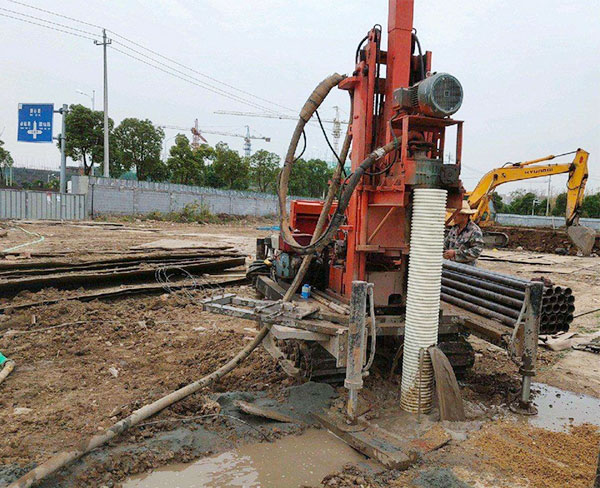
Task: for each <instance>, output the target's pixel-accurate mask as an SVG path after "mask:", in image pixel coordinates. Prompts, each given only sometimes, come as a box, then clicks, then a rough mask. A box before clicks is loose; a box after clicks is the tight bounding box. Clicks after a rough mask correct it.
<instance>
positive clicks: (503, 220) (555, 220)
mask: <svg viewBox="0 0 600 488" xmlns="http://www.w3.org/2000/svg"><path fill="white" fill-rule="evenodd" d="M496 222H497V223H498V224H500V225H514V226H520V227H553V228H559V227H564V226H565V218H564V217H545V216H540V215H513V214H497V215H496ZM579 223H580V224H581V225H585V226H586V227H590V228H592V229H595V230H597V231H600V219H584V218H581V219H579Z"/></svg>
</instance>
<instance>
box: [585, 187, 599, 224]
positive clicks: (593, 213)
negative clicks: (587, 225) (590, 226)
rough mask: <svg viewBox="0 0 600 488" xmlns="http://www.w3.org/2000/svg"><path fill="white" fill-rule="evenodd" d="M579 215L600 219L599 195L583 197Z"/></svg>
mask: <svg viewBox="0 0 600 488" xmlns="http://www.w3.org/2000/svg"><path fill="white" fill-rule="evenodd" d="M581 214H582V216H583V217H590V218H598V217H600V193H596V194H594V195H588V196H586V197H584V199H583V203H582V205H581Z"/></svg>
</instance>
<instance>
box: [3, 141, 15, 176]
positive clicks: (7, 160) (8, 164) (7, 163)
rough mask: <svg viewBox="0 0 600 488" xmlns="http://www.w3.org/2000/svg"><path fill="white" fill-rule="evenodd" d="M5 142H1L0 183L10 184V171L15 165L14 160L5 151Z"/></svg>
mask: <svg viewBox="0 0 600 488" xmlns="http://www.w3.org/2000/svg"><path fill="white" fill-rule="evenodd" d="M2 146H4V141H2V140H0V182H2V181H3V182H4V183H7V182H8V171H9V170H10V168H12V165H13V164H14V161H13V158H12V156H11V155H10V152H8V151H7V150H6V149H4V148H3V147H2Z"/></svg>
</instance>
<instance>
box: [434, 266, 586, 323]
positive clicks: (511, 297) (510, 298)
mask: <svg viewBox="0 0 600 488" xmlns="http://www.w3.org/2000/svg"><path fill="white" fill-rule="evenodd" d="M529 283H530V281H528V280H524V279H522V278H517V277H515V276H510V275H505V274H501V273H496V272H494V271H488V270H484V269H481V268H477V267H475V266H470V265H468V264H461V263H455V262H453V261H446V260H445V261H444V265H443V271H442V290H441V298H442V300H444V301H445V302H448V303H451V304H453V305H456V306H458V307H461V308H464V309H465V310H469V311H471V312H474V313H476V314H479V315H482V316H484V317H488V318H491V319H495V320H498V321H500V322H502V323H503V324H506V325H508V326H511V327H512V326H514V325H515V323H516V321H517V319H518V317H519V313H520V311H521V308H522V306H523V301H524V299H525V289H526V288H527V285H528V284H529ZM574 311H575V297H574V296H573V292H572V290H571V289H570V288H565V287H562V286H554V285H553V286H545V287H544V298H543V303H542V317H541V324H540V332H539V333H540V334H554V333H556V332H561V331H565V332H566V331H568V330H569V326H570V324H571V322H572V321H573V312H574Z"/></svg>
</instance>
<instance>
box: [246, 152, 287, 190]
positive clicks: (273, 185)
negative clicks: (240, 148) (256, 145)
mask: <svg viewBox="0 0 600 488" xmlns="http://www.w3.org/2000/svg"><path fill="white" fill-rule="evenodd" d="M280 161H281V159H280V158H279V156H278V155H277V154H275V153H272V152H269V151H265V150H264V149H261V150H260V151H256V152H255V153H254V154H253V155H252V156H250V175H251V178H252V183H253V184H254V186H255V187H256V189H257V190H258V191H261V192H263V193H274V192H275V191H276V190H277V175H278V174H279V162H280Z"/></svg>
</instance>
